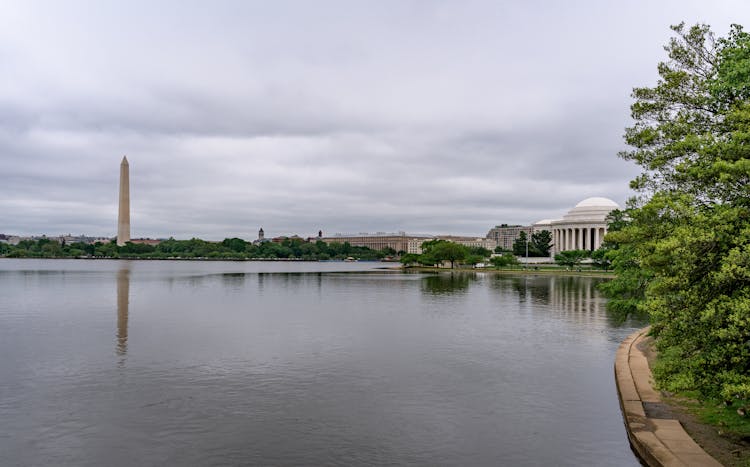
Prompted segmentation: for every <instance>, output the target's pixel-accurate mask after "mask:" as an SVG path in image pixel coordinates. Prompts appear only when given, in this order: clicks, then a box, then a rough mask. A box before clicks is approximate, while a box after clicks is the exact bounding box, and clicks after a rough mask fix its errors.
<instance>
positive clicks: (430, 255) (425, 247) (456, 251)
mask: <svg viewBox="0 0 750 467" xmlns="http://www.w3.org/2000/svg"><path fill="white" fill-rule="evenodd" d="M422 251H423V256H424V259H425V260H429V261H431V264H438V263H441V262H443V261H450V262H451V269H452V268H454V267H455V265H456V261H460V260H463V259H464V258H466V256H467V255H468V248H467V247H465V246H464V245H460V244H458V243H454V242H448V241H446V240H431V241H429V242H425V243H423V244H422Z"/></svg>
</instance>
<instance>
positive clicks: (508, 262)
mask: <svg viewBox="0 0 750 467" xmlns="http://www.w3.org/2000/svg"><path fill="white" fill-rule="evenodd" d="M490 263H492V265H493V266H495V267H496V268H498V269H500V268H505V267H508V266H515V265H517V264H518V258H516V256H515V255H514V254H513V253H510V252H505V253H503V254H502V255H500V256H493V257H492V258H490Z"/></svg>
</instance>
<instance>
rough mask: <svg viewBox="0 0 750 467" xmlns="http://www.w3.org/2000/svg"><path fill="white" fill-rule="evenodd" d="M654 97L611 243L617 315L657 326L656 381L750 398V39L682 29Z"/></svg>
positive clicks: (627, 154) (640, 91)
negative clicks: (633, 315)
mask: <svg viewBox="0 0 750 467" xmlns="http://www.w3.org/2000/svg"><path fill="white" fill-rule="evenodd" d="M673 30H674V31H675V33H676V37H674V38H673V39H672V40H671V41H670V42H669V44H668V45H667V47H666V48H665V49H666V51H667V54H668V57H669V60H668V61H666V62H664V63H660V64H659V66H658V73H659V80H658V82H657V84H656V86H655V87H653V88H636V89H634V91H633V97H634V99H635V102H634V103H633V105H632V106H631V111H632V116H633V119H634V120H635V124H634V125H633V126H632V127H630V128H627V129H626V132H625V140H626V142H627V143H628V145H630V146H631V148H632V149H630V150H628V151H624V152H622V153H621V154H620V155H621V157H623V158H624V159H626V160H631V161H633V162H635V163H636V164H638V165H640V166H641V167H642V169H643V171H642V173H641V174H640V175H639V176H638V177H637V178H636V179H635V180H633V181H632V182H631V187H633V188H634V189H636V190H638V191H639V193H640V195H639V197H638V198H635V199H633V200H631V201H630V202H629V203H628V208H627V209H626V210H625V213H624V216H622V218H621V219H619V221H620V222H621V225H620V226H619V227H620V228H619V229H618V230H615V231H611V232H610V233H609V234H608V235H607V236H606V238H605V240H606V243H607V244H610V245H612V249H611V251H610V252H609V253H608V256H609V257H610V258H611V259H612V265H613V268H614V269H615V271H616V272H617V278H616V279H615V280H613V281H611V283H609V284H607V285H606V286H605V287H604V289H605V291H606V292H607V293H608V294H609V295H611V296H613V299H612V300H610V302H609V303H610V304H611V305H612V306H614V307H618V308H620V309H623V310H628V311H634V310H635V311H642V312H645V313H648V314H649V315H650V319H651V322H652V324H653V325H652V333H653V335H654V336H655V337H656V342H657V348H658V350H659V355H660V358H659V362H658V364H657V366H656V368H655V375H656V377H657V379H658V380H659V381H660V382H661V384H663V385H664V387H666V388H668V389H671V390H686V389H690V390H697V391H698V392H699V393H700V394H701V395H703V396H704V397H717V398H718V397H721V398H723V399H724V400H732V399H733V398H740V399H748V398H750V346H748V345H747V343H748V342H750V36H749V35H748V34H747V33H745V32H744V31H743V30H742V28H741V27H740V26H737V25H733V26H732V28H731V30H730V32H729V35H728V36H727V37H726V38H723V39H719V40H715V38H714V36H713V34H712V33H711V31H710V29H709V28H708V26H705V25H696V26H693V27H691V28H685V26H684V24H680V25H678V26H674V27H673Z"/></svg>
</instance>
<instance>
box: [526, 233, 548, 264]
mask: <svg viewBox="0 0 750 467" xmlns="http://www.w3.org/2000/svg"><path fill="white" fill-rule="evenodd" d="M551 248H552V232H550V231H549V230H540V231H539V232H534V233H533V234H531V241H530V242H529V256H534V257H542V258H543V257H547V256H549V251H550V249H551Z"/></svg>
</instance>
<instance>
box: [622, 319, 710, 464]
mask: <svg viewBox="0 0 750 467" xmlns="http://www.w3.org/2000/svg"><path fill="white" fill-rule="evenodd" d="M649 330H650V327H645V328H643V329H640V330H638V331H636V332H634V333H633V334H631V335H630V336H628V337H627V338H625V340H624V341H622V343H621V344H620V347H619V348H618V349H617V353H616V356H615V368H614V369H615V385H616V387H617V396H618V398H619V400H620V409H621V411H622V416H623V419H624V422H625V431H626V432H627V436H628V440H629V441H630V446H631V448H632V449H633V452H634V453H635V454H636V456H637V457H638V458H639V460H641V461H642V462H643V463H645V464H646V465H648V466H651V467H661V466H672V465H701V466H708V467H720V466H721V465H722V464H721V463H719V462H718V461H717V460H716V459H714V458H713V457H711V456H710V455H709V454H708V453H707V452H706V451H704V450H703V448H701V447H700V446H699V445H698V443H696V442H695V440H694V439H693V438H692V437H691V436H690V435H689V434H688V433H687V432H686V431H685V429H684V428H683V427H682V424H681V423H680V421H679V420H677V419H675V418H672V417H671V416H670V415H668V414H665V411H664V410H663V406H665V405H666V404H665V403H664V402H663V401H662V398H661V395H660V393H659V391H658V390H657V389H655V388H654V385H653V375H652V374H651V368H650V367H649V363H648V359H647V358H646V355H645V354H644V353H643V351H642V350H641V348H640V344H641V343H642V342H643V340H644V339H646V337H647V335H648V332H649Z"/></svg>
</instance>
